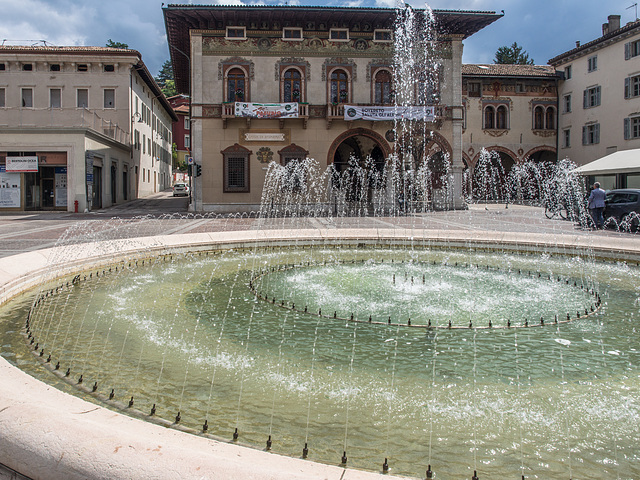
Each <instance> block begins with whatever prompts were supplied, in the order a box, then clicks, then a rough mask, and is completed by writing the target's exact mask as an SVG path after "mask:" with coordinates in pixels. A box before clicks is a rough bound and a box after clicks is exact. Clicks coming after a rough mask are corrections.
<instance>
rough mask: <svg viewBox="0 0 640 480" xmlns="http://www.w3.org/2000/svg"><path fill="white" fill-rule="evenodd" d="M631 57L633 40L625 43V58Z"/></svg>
mask: <svg viewBox="0 0 640 480" xmlns="http://www.w3.org/2000/svg"><path fill="white" fill-rule="evenodd" d="M630 58H631V42H629V43H625V44H624V59H625V60H629V59H630Z"/></svg>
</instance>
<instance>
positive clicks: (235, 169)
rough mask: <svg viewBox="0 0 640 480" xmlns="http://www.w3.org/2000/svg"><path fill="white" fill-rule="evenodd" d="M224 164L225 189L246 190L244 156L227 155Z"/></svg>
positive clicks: (245, 160) (245, 163)
mask: <svg viewBox="0 0 640 480" xmlns="http://www.w3.org/2000/svg"><path fill="white" fill-rule="evenodd" d="M226 164H227V175H226V178H225V180H226V185H225V186H226V188H225V191H227V192H231V191H236V192H238V191H243V192H244V191H247V181H246V180H247V159H246V158H244V157H229V158H227V161H226Z"/></svg>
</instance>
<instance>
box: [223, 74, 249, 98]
mask: <svg viewBox="0 0 640 480" xmlns="http://www.w3.org/2000/svg"><path fill="white" fill-rule="evenodd" d="M246 87H247V85H246V79H245V76H244V72H243V71H242V70H241V69H240V68H232V69H231V70H229V72H228V73H227V102H242V101H248V100H249V99H248V98H247V97H248V96H247V88H246Z"/></svg>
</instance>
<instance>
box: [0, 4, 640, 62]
mask: <svg viewBox="0 0 640 480" xmlns="http://www.w3.org/2000/svg"><path fill="white" fill-rule="evenodd" d="M635 1H636V0H611V1H608V2H603V1H601V0H600V1H594V0H583V1H577V0H559V1H558V0H556V1H551V0H538V1H537V2H532V1H530V0H529V1H527V0H432V2H431V3H430V6H431V7H432V8H434V9H443V10H444V9H446V10H480V11H495V12H500V11H501V10H504V12H505V16H504V17H503V18H501V19H500V20H498V21H497V22H495V23H493V24H492V25H490V26H489V27H487V28H485V29H484V30H482V31H480V32H479V33H477V34H475V35H473V36H472V37H470V38H469V39H467V40H466V42H465V47H464V57H463V61H464V62H465V63H493V58H494V56H495V52H496V50H497V49H498V48H499V47H501V46H504V45H511V44H512V43H513V42H514V41H515V42H518V44H519V45H521V46H522V47H523V48H524V49H525V50H526V51H527V53H529V56H530V57H531V58H533V59H534V60H535V62H536V63H537V64H546V63H547V61H548V60H549V59H550V58H552V57H554V56H556V55H559V54H561V53H563V52H565V51H567V50H571V49H572V48H574V47H575V42H576V40H579V41H580V42H582V43H586V42H589V41H591V40H594V39H595V38H597V37H599V36H601V35H602V24H603V23H605V22H606V21H607V16H608V15H612V14H616V15H621V17H622V18H621V22H622V24H623V25H624V24H626V23H628V22H631V21H633V20H635V18H636V10H635V7H632V8H627V7H630V6H631V5H633V3H635ZM165 3H170V2H165ZM174 3H180V4H184V3H193V4H206V5H211V4H224V5H240V4H242V3H246V4H249V3H250V4H254V5H255V4H258V5H269V4H271V5H276V4H283V3H285V2H280V1H259V0H255V1H241V0H229V1H226V2H216V1H215V0H210V1H193V2H189V1H185V0H183V1H180V2H174ZM288 3H289V4H290V5H325V6H330V5H340V6H345V5H346V6H354V7H393V6H394V5H395V0H346V2H345V1H344V0H331V1H326V2H321V1H320V2H319V1H317V0H316V1H309V0H289V2H288ZM408 3H410V4H411V5H413V6H414V7H424V5H425V4H424V2H421V1H414V0H410V1H409V2H408ZM161 5H162V2H161V1H156V0H109V1H103V0H100V1H98V0H0V7H2V8H1V11H2V16H0V42H1V41H5V44H11V45H15V44H25V45H30V44H34V43H36V42H38V41H40V40H46V41H47V42H49V43H51V44H53V45H97V46H101V45H104V44H105V43H106V42H107V40H108V39H112V40H114V41H119V42H124V43H127V44H128V45H129V47H131V48H134V49H136V50H138V51H140V52H141V53H142V58H143V60H144V62H145V63H146V64H147V67H148V68H149V70H150V71H151V72H152V73H153V74H154V75H155V74H156V73H157V72H158V70H159V68H160V67H161V65H162V63H163V62H164V60H166V59H168V58H169V53H168V47H167V44H166V34H165V27H164V21H163V16H162V7H161Z"/></svg>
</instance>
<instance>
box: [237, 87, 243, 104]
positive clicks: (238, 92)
mask: <svg viewBox="0 0 640 480" xmlns="http://www.w3.org/2000/svg"><path fill="white" fill-rule="evenodd" d="M236 98H237V99H238V100H239V101H243V100H244V91H243V90H242V89H240V88H239V89H237V90H236Z"/></svg>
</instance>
